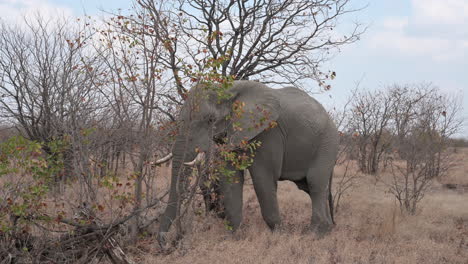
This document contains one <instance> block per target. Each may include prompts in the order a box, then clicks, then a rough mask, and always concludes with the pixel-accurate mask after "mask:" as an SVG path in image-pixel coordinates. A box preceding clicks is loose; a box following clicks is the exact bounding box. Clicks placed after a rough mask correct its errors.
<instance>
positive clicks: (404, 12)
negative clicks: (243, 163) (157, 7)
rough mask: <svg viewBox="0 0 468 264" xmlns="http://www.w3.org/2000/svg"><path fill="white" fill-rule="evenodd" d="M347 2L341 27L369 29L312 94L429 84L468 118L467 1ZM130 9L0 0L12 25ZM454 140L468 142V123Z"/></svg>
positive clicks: (110, 1) (56, 0) (92, 1)
mask: <svg viewBox="0 0 468 264" xmlns="http://www.w3.org/2000/svg"><path fill="white" fill-rule="evenodd" d="M351 3H352V6H353V7H355V8H360V7H365V8H364V9H363V10H361V11H359V12H356V13H352V14H350V15H348V16H346V17H344V18H343V19H342V20H341V24H342V26H341V28H342V29H343V30H345V29H346V26H347V25H350V24H351V23H354V22H356V21H358V22H359V23H362V24H364V25H366V26H367V31H366V32H365V34H364V35H363V36H362V38H361V40H360V41H358V42H356V43H353V44H351V45H348V46H345V47H343V48H342V49H341V51H340V52H339V53H337V54H336V55H335V56H334V57H333V58H332V59H331V60H330V61H329V62H328V63H327V64H326V65H324V67H325V68H324V70H327V69H329V70H333V71H335V72H336V74H337V77H336V79H335V80H333V81H332V83H331V84H332V90H331V91H329V92H326V93H322V94H316V95H314V96H315V97H316V98H318V99H319V100H320V101H321V102H322V103H323V104H325V105H326V106H327V107H332V106H333V105H342V104H343V103H344V101H345V100H346V98H347V97H348V96H349V95H350V92H351V90H352V89H353V88H354V87H355V86H356V84H357V83H360V87H361V88H367V89H382V88H383V87H385V86H387V85H392V84H401V85H405V84H418V83H421V82H425V83H432V84H433V85H434V86H437V87H439V88H440V90H441V91H443V92H445V93H448V94H455V95H456V96H458V97H459V98H460V100H462V105H463V108H464V109H463V113H462V116H463V117H464V118H466V119H467V120H468V0H372V1H371V0H351ZM131 5H132V1H131V0H0V17H1V18H3V19H5V20H7V21H14V20H16V19H19V18H20V17H21V14H32V13H34V12H37V11H40V12H41V13H42V14H44V15H45V16H54V15H56V14H59V13H63V14H65V15H67V16H80V15H83V14H84V13H86V14H87V15H92V16H102V15H103V13H102V10H105V11H109V12H116V11H118V9H119V8H120V9H122V10H128V9H129V8H130V7H131ZM311 85H314V84H311ZM458 136H462V137H466V138H468V122H466V123H465V126H464V127H463V129H462V130H461V131H460V133H459V135H458Z"/></svg>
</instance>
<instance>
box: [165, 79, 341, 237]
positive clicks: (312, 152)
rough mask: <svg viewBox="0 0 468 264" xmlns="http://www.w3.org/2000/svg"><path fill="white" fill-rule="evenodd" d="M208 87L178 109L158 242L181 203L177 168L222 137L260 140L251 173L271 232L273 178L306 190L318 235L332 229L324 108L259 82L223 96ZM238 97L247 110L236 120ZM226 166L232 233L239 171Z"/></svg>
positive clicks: (332, 153)
mask: <svg viewBox="0 0 468 264" xmlns="http://www.w3.org/2000/svg"><path fill="white" fill-rule="evenodd" d="M213 85H214V84H211V85H209V84H203V83H199V84H197V85H195V86H194V87H193V88H192V89H190V91H189V92H188V95H187V99H186V101H185V103H184V105H183V106H182V108H181V110H180V114H179V133H178V135H177V136H176V139H175V142H174V145H173V148H172V153H171V154H170V157H171V158H172V175H171V184H170V190H169V199H168V204H167V207H166V209H165V212H164V213H163V215H162V217H161V218H160V226H159V231H158V241H159V242H160V244H164V243H165V235H166V233H167V232H168V230H169V228H170V226H171V224H172V222H173V221H174V220H175V219H176V215H177V212H178V208H179V207H180V195H181V194H180V190H181V189H182V187H181V184H182V181H183V180H182V179H181V178H182V177H181V176H180V175H181V171H182V170H183V169H184V167H185V166H190V165H194V164H196V163H199V162H200V161H202V160H203V159H204V156H205V153H208V152H209V151H210V147H211V146H213V144H216V143H218V144H219V143H220V142H231V143H232V144H234V145H235V144H241V143H242V142H246V141H247V142H251V141H252V140H256V141H259V142H261V145H260V147H258V148H257V149H256V150H255V153H254V155H255V157H254V159H253V162H252V164H251V165H250V167H249V168H248V170H249V172H250V175H251V179H252V182H253V186H254V190H255V193H256V196H257V198H258V201H259V204H260V208H261V213H262V217H263V219H264V221H265V222H266V224H267V225H268V227H269V228H270V229H271V230H275V229H276V228H278V227H279V226H280V223H281V219H280V213H279V208H278V201H277V184H278V181H284V180H289V181H292V182H294V183H295V184H296V185H297V187H298V188H299V189H300V190H302V191H304V192H306V193H307V194H308V195H310V198H311V200H312V218H311V229H312V230H313V231H314V232H315V233H317V234H318V235H320V236H323V235H325V234H326V233H328V232H329V231H331V229H332V227H333V226H334V224H335V223H334V219H333V203H332V197H331V190H330V188H331V181H332V174H333V168H334V165H335V160H336V156H337V152H338V142H339V136H338V131H337V128H336V126H335V124H334V122H333V121H332V119H331V118H330V116H329V114H328V113H327V111H326V110H325V109H324V107H323V106H322V105H321V104H320V103H319V102H317V101H316V100H315V99H314V98H312V97H311V96H309V95H308V94H307V93H306V92H304V91H302V90H300V89H298V88H295V87H286V88H281V89H273V88H270V87H268V86H267V85H265V84H262V83H260V82H257V81H248V80H240V81H234V82H233V83H232V84H231V85H230V87H229V88H227V94H228V96H220V95H219V93H218V92H217V90H216V89H213V87H211V86H213ZM239 102H241V103H242V106H243V109H242V112H243V113H244V114H243V115H241V116H240V117H239V119H238V121H237V122H236V125H234V124H233V121H232V120H231V118H229V117H231V116H232V115H234V114H235V113H233V111H234V110H233V109H234V108H233V105H234V104H236V103H237V104H239ZM265 115H267V116H268V119H269V120H271V121H272V122H275V124H276V125H275V126H272V125H271V122H257V124H256V125H255V126H254V127H252V125H251V123H252V119H256V120H264V118H263V117H264V116H265ZM236 126H237V129H236ZM239 126H240V127H241V129H239ZM242 128H243V129H242ZM223 140H224V141H223ZM163 159H164V158H163ZM228 166H230V165H228ZM231 169H233V170H234V177H235V178H236V179H237V180H235V181H232V180H229V179H228V177H220V179H219V182H220V189H221V193H222V195H223V196H222V197H223V198H222V202H223V206H224V214H225V217H226V220H227V221H228V223H229V225H230V226H231V230H233V231H235V230H237V229H238V228H239V226H240V224H241V220H242V203H243V201H242V200H243V197H242V196H243V183H244V171H243V170H236V169H235V168H231Z"/></svg>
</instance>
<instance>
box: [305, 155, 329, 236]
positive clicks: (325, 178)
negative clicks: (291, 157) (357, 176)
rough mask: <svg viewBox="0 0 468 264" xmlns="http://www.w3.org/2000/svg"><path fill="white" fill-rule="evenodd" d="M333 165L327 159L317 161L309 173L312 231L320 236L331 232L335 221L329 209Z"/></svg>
mask: <svg viewBox="0 0 468 264" xmlns="http://www.w3.org/2000/svg"><path fill="white" fill-rule="evenodd" d="M333 165H334V164H333V163H332V162H331V161H327V160H325V159H322V160H320V159H319V160H317V161H316V162H314V163H313V164H312V167H311V168H310V169H309V171H308V172H307V183H308V185H309V194H310V198H311V199H312V220H311V222H312V223H311V227H312V230H313V231H314V232H315V233H317V234H318V235H319V236H322V235H324V234H326V233H327V232H329V231H330V230H331V229H332V227H333V220H332V216H331V212H330V207H329V201H328V199H329V196H328V194H329V191H328V188H329V186H328V184H329V179H330V177H331V175H332V171H333Z"/></svg>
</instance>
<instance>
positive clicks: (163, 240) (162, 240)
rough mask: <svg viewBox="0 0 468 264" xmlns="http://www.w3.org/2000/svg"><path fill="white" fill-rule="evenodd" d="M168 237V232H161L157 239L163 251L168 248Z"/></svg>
mask: <svg viewBox="0 0 468 264" xmlns="http://www.w3.org/2000/svg"><path fill="white" fill-rule="evenodd" d="M166 236H167V232H159V233H158V236H157V238H156V240H157V241H158V243H159V246H160V247H161V248H162V249H164V248H165V247H166V244H167V240H166Z"/></svg>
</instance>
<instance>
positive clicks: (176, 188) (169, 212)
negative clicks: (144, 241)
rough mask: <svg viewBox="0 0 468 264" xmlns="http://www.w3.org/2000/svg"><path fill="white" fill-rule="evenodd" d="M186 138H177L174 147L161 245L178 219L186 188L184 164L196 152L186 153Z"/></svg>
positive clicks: (161, 230)
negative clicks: (182, 196) (182, 195)
mask: <svg viewBox="0 0 468 264" xmlns="http://www.w3.org/2000/svg"><path fill="white" fill-rule="evenodd" d="M186 149H187V148H186V144H185V140H180V139H179V140H176V143H175V144H174V147H173V149H172V154H173V156H172V172H171V173H172V176H171V186H170V189H169V200H168V203H167V207H166V210H165V212H164V214H163V215H162V216H161V219H160V225H159V234H158V241H159V243H160V244H161V245H164V244H165V234H166V233H167V231H168V230H169V228H170V227H171V225H172V222H173V221H174V220H175V219H176V217H177V213H178V211H179V207H180V201H181V199H180V196H181V194H182V192H183V190H184V180H185V179H184V178H185V177H184V168H185V167H186V166H184V165H183V163H184V161H185V160H186V159H189V160H191V159H193V156H195V155H194V154H195V153H187V154H186V153H185V151H186Z"/></svg>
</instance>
